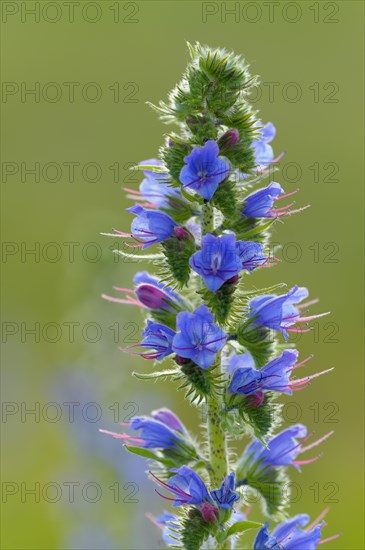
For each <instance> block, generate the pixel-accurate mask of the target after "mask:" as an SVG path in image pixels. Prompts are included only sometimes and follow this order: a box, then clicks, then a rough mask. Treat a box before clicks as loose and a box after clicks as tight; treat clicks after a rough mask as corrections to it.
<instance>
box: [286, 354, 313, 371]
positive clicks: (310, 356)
mask: <svg viewBox="0 0 365 550" xmlns="http://www.w3.org/2000/svg"><path fill="white" fill-rule="evenodd" d="M313 357H314V355H313V354H311V355H309V356H308V357H307V358H306V359H303V361H301V362H300V363H297V364H296V365H294V367H293V368H292V369H290V370H292V371H293V370H295V369H298V368H299V367H302V366H303V365H304V364H305V363H307V362H308V361H310V360H311V359H313Z"/></svg>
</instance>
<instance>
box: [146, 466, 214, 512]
mask: <svg viewBox="0 0 365 550" xmlns="http://www.w3.org/2000/svg"><path fill="white" fill-rule="evenodd" d="M171 472H174V473H175V474H176V475H174V476H172V477H170V479H169V480H168V481H167V483H165V482H163V481H162V480H160V479H159V478H158V477H156V476H155V475H154V474H153V473H151V476H152V477H153V479H154V480H155V481H156V482H157V483H159V484H160V485H161V486H162V487H164V488H165V489H168V491H170V493H172V494H173V495H175V497H176V498H175V499H173V500H174V504H173V505H174V506H181V505H182V504H195V505H197V506H201V505H202V504H203V503H204V502H209V501H210V500H211V498H210V495H209V492H208V489H207V487H206V485H205V483H204V481H203V480H202V478H201V477H200V476H199V475H198V474H197V473H196V472H194V470H192V469H191V468H189V467H188V466H181V468H172V469H171ZM158 494H160V493H158ZM160 496H162V497H163V498H166V497H164V496H163V495H160Z"/></svg>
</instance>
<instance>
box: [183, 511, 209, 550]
mask: <svg viewBox="0 0 365 550" xmlns="http://www.w3.org/2000/svg"><path fill="white" fill-rule="evenodd" d="M181 527H182V529H181V530H179V533H181V538H180V540H181V542H182V543H183V547H184V549H185V550H200V548H201V547H202V544H203V543H204V541H206V540H207V539H208V538H209V535H211V534H213V533H214V531H215V530H216V524H215V523H214V522H209V523H207V522H206V521H204V518H203V516H202V513H201V512H200V510H198V509H197V508H189V509H188V510H187V511H186V512H185V513H184V516H183V517H182V518H181Z"/></svg>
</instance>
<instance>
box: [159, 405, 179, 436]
mask: <svg viewBox="0 0 365 550" xmlns="http://www.w3.org/2000/svg"><path fill="white" fill-rule="evenodd" d="M151 415H152V416H153V418H155V419H156V420H158V421H159V422H162V423H163V424H166V426H168V427H169V428H171V430H175V431H178V432H186V429H185V426H184V424H183V423H182V422H181V421H180V419H179V418H178V417H177V416H176V414H174V413H173V412H172V411H170V409H167V408H166V407H163V408H162V409H157V410H156V411H152V413H151Z"/></svg>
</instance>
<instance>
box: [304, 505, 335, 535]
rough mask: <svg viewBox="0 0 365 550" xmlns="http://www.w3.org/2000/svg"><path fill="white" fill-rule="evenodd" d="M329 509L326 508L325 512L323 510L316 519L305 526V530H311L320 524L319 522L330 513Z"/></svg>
mask: <svg viewBox="0 0 365 550" xmlns="http://www.w3.org/2000/svg"><path fill="white" fill-rule="evenodd" d="M329 510H330V509H329V508H325V509H324V510H323V512H321V513H320V514H319V516H318V517H317V518H316V519H315V520H313V522H312V523H311V524H310V525H308V527H306V528H305V531H311V530H312V529H313V528H314V527H315V526H316V525H318V523H319V522H320V521H322V519H323V518H324V517H325V516H326V515H327V514H328V512H329Z"/></svg>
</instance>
